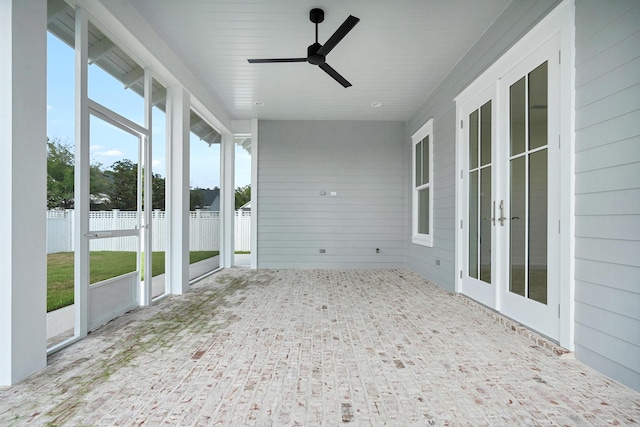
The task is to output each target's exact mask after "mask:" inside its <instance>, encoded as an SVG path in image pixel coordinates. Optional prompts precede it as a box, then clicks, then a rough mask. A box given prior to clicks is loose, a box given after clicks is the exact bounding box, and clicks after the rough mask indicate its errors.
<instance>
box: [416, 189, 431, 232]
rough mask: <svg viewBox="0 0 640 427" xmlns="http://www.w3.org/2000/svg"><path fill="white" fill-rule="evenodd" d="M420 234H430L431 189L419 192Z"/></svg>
mask: <svg viewBox="0 0 640 427" xmlns="http://www.w3.org/2000/svg"><path fill="white" fill-rule="evenodd" d="M418 233H420V234H429V188H428V187H427V188H423V189H422V190H420V191H418Z"/></svg>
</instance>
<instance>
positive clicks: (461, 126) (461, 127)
mask: <svg viewBox="0 0 640 427" xmlns="http://www.w3.org/2000/svg"><path fill="white" fill-rule="evenodd" d="M462 123H463V121H462V120H460V129H463V128H464V126H463V125H462Z"/></svg>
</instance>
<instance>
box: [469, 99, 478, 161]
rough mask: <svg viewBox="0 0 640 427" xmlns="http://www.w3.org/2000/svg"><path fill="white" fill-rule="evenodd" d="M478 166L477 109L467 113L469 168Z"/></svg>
mask: <svg viewBox="0 0 640 427" xmlns="http://www.w3.org/2000/svg"><path fill="white" fill-rule="evenodd" d="M477 167H478V110H476V111H474V112H473V113H471V114H470V115H469V169H475V168H477Z"/></svg>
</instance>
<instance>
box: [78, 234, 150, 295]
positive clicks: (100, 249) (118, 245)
mask: <svg viewBox="0 0 640 427" xmlns="http://www.w3.org/2000/svg"><path fill="white" fill-rule="evenodd" d="M89 251H90V252H89V283H90V284H94V283H99V282H102V281H104V280H107V279H111V278H114V277H118V276H121V275H123V274H126V273H131V272H133V271H136V270H137V269H138V265H137V259H136V257H137V254H138V236H126V237H111V238H106V239H92V240H90V241H89Z"/></svg>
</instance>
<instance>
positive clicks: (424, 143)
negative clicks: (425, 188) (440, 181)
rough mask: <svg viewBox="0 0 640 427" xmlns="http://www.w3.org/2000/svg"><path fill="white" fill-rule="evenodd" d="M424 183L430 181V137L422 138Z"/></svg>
mask: <svg viewBox="0 0 640 427" xmlns="http://www.w3.org/2000/svg"><path fill="white" fill-rule="evenodd" d="M422 183H423V184H428V183H429V137H428V136H427V137H426V138H425V139H423V140H422Z"/></svg>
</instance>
